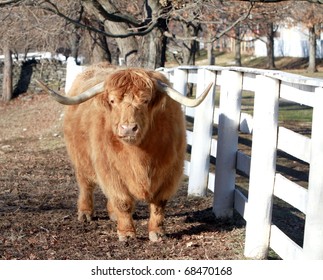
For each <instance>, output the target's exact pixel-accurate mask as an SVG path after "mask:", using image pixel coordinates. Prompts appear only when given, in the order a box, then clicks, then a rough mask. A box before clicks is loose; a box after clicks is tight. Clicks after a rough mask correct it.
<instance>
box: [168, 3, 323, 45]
mask: <svg viewBox="0 0 323 280" xmlns="http://www.w3.org/2000/svg"><path fill="white" fill-rule="evenodd" d="M244 1H246V0H244ZM322 1H323V0H322ZM253 2H254V1H250V7H249V9H248V11H247V12H246V13H245V14H244V15H242V16H241V17H239V18H238V19H237V20H236V21H235V22H234V23H232V24H231V25H230V26H228V27H227V28H226V29H224V30H223V31H221V32H220V33H219V34H217V35H215V36H214V38H211V39H210V40H204V39H200V38H198V37H197V36H193V37H182V36H177V35H175V34H172V33H170V32H168V31H165V32H164V35H165V36H166V37H168V38H173V39H177V40H181V41H197V42H202V43H214V42H215V41H216V40H218V39H220V38H221V37H222V36H224V35H225V34H226V33H227V32H229V31H230V30H231V29H232V28H234V27H235V26H236V25H238V24H239V23H240V22H241V21H244V20H245V19H247V18H248V16H249V15H250V12H251V10H252V8H253V6H254V4H253Z"/></svg>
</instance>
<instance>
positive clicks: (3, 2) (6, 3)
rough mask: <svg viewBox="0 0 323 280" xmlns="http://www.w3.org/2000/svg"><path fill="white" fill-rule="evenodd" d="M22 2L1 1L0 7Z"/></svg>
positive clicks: (19, 0) (12, 0)
mask: <svg viewBox="0 0 323 280" xmlns="http://www.w3.org/2000/svg"><path fill="white" fill-rule="evenodd" d="M19 2H22V0H2V1H0V7H4V6H6V5H11V4H17V3H19Z"/></svg>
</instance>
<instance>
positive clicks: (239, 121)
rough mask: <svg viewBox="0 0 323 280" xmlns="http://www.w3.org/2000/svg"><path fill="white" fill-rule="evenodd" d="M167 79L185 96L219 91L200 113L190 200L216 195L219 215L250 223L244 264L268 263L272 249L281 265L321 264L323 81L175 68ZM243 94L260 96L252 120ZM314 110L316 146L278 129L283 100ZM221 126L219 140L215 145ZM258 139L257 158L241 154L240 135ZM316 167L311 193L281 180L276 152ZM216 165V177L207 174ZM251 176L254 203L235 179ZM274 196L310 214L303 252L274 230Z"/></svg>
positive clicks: (193, 137) (193, 139) (193, 135)
mask: <svg viewBox="0 0 323 280" xmlns="http://www.w3.org/2000/svg"><path fill="white" fill-rule="evenodd" d="M159 70H160V71H163V72H164V73H165V74H166V75H167V76H168V78H169V79H170V81H172V82H173V86H174V88H176V89H177V90H179V91H181V92H183V94H186V89H187V83H193V84H197V86H196V92H197V95H198V94H199V93H200V92H201V91H202V89H203V87H204V86H205V85H206V84H208V83H209V82H211V81H213V82H215V84H216V85H217V86H218V87H219V88H220V102H219V107H218V108H217V107H216V106H215V95H216V94H218V93H217V92H216V91H215V88H214V89H213V94H210V95H209V96H208V97H207V100H206V101H205V102H204V103H202V105H201V106H200V107H198V108H196V109H194V110H192V109H186V114H187V115H189V116H194V128H193V132H191V131H188V132H187V139H188V144H190V145H191V146H192V148H191V159H190V162H186V168H185V173H186V175H188V176H189V184H188V193H189V194H191V195H204V194H205V193H206V189H207V188H208V189H210V190H212V191H213V192H214V204H213V211H214V213H215V215H216V216H217V217H230V216H231V215H232V213H233V209H236V210H237V211H238V212H239V213H240V214H241V215H242V216H243V218H244V219H245V220H246V222H247V223H246V239H245V252H244V253H245V256H246V257H250V258H255V259H262V258H266V256H267V254H268V249H269V247H271V248H272V249H273V250H274V251H275V252H276V253H277V254H278V255H279V256H280V257H282V258H283V259H323V129H322V125H321V122H322V121H323V88H322V87H323V80H319V79H311V78H305V77H301V76H298V75H292V74H287V73H282V72H278V71H266V70H256V69H249V68H234V67H231V68H223V67H211V66H209V67H207V66H206V67H177V68H173V69H159ZM243 90H247V91H251V92H254V108H253V116H251V115H248V114H245V113H242V112H241V99H242V92H243ZM280 99H286V100H289V101H292V102H296V103H300V104H303V105H307V106H311V107H313V121H312V135H311V138H308V137H306V136H303V135H300V134H298V133H296V132H293V131H292V130H290V129H287V128H284V127H281V126H279V125H278V111H279V100H280ZM213 125H217V128H218V135H217V140H216V139H214V138H213V137H212V129H213ZM240 132H242V133H252V148H251V156H249V155H246V154H244V153H243V152H242V151H240V150H239V149H238V136H239V133H240ZM278 149H279V150H281V151H284V152H286V153H288V154H290V155H291V156H293V157H296V158H298V159H300V160H302V161H304V162H307V163H308V164H309V166H310V171H309V182H308V189H306V188H304V187H301V186H299V185H297V184H296V183H294V182H292V181H290V180H289V179H287V178H286V177H284V176H283V175H281V174H279V173H277V172H276V154H277V150H278ZM210 156H212V157H214V158H216V172H215V174H214V173H212V172H209V166H210V160H209V159H210ZM238 171H241V172H243V173H245V174H247V175H248V176H249V191H248V198H246V197H245V196H244V195H243V194H242V192H240V191H239V190H238V189H237V188H236V174H237V172H238ZM274 196H276V197H279V198H280V199H282V200H284V201H286V202H287V203H289V204H290V205H292V206H293V207H295V208H297V209H299V210H300V211H302V212H303V213H304V214H306V221H305V232H304V242H303V248H301V247H300V246H299V245H297V244H296V243H295V242H294V241H292V240H291V239H290V238H289V237H288V236H287V235H285V234H284V233H283V232H282V231H281V230H280V229H279V228H278V227H277V226H276V225H273V224H272V219H271V218H272V207H273V198H274Z"/></svg>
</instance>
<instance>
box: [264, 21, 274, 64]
mask: <svg viewBox="0 0 323 280" xmlns="http://www.w3.org/2000/svg"><path fill="white" fill-rule="evenodd" d="M274 35H275V32H274V24H273V23H269V24H268V25H267V43H266V45H267V59H268V62H267V67H268V68H269V69H275V68H276V66H275V54H274Z"/></svg>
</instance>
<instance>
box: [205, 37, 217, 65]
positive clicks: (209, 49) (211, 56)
mask: <svg viewBox="0 0 323 280" xmlns="http://www.w3.org/2000/svg"><path fill="white" fill-rule="evenodd" d="M206 48H207V64H208V65H215V55H214V48H213V42H210V43H207V44H206Z"/></svg>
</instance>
